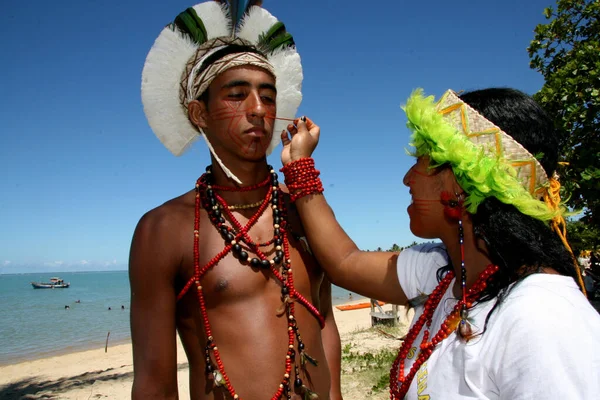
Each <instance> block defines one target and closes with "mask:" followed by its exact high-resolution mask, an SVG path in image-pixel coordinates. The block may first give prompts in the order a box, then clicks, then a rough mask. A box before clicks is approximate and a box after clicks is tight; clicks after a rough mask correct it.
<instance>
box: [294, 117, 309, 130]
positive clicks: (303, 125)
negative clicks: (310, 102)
mask: <svg viewBox="0 0 600 400" xmlns="http://www.w3.org/2000/svg"><path fill="white" fill-rule="evenodd" d="M302 118H304V117H302ZM302 118H300V119H298V122H296V128H297V130H298V132H308V128H307V126H306V121H304V120H303V119H302Z"/></svg>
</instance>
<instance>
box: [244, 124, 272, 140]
mask: <svg viewBox="0 0 600 400" xmlns="http://www.w3.org/2000/svg"><path fill="white" fill-rule="evenodd" d="M244 133H246V134H248V135H250V136H254V137H263V136H267V132H266V131H265V129H264V128H260V127H258V126H256V127H254V128H250V129H246V130H245V131H244Z"/></svg>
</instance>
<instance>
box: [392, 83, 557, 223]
mask: <svg viewBox="0 0 600 400" xmlns="http://www.w3.org/2000/svg"><path fill="white" fill-rule="evenodd" d="M403 108H404V110H405V112H406V115H407V117H408V127H409V129H410V130H411V131H412V132H413V134H412V136H411V145H412V146H413V147H414V148H415V152H414V155H416V156H422V155H427V156H429V157H430V159H431V160H432V165H434V166H439V165H442V164H446V163H448V164H450V165H451V167H452V170H453V172H454V175H455V176H456V179H457V181H458V183H459V185H460V186H461V187H462V188H463V190H464V191H465V192H466V193H467V198H466V199H465V206H466V209H467V211H469V212H470V213H475V212H476V211H477V207H478V206H479V204H481V202H482V201H483V200H485V199H486V198H487V197H495V198H497V199H498V200H500V201H501V202H503V203H506V204H512V205H513V206H515V207H516V208H517V209H518V210H519V211H520V212H521V213H523V214H526V215H529V216H532V217H534V218H536V219H539V220H542V221H549V220H552V219H553V218H555V217H557V215H559V214H561V213H562V210H561V209H560V208H559V207H554V208H552V207H550V206H549V205H547V204H545V203H544V202H542V201H540V199H542V198H544V195H546V194H547V193H548V189H549V188H550V179H548V176H547V175H546V172H545V171H544V169H543V168H542V166H541V164H540V163H539V161H538V160H537V159H536V158H535V157H534V156H533V155H532V154H531V153H529V151H527V150H526V149H525V148H524V147H523V146H522V145H521V144H519V143H518V142H517V141H516V140H514V139H513V138H512V137H511V136H510V135H508V134H507V133H505V132H504V131H502V129H500V128H499V127H497V126H496V125H494V124H493V123H492V122H490V121H489V120H487V119H486V118H485V117H484V116H482V115H481V114H479V113H478V112H477V111H476V110H475V109H473V108H472V107H470V106H469V105H468V104H466V103H465V102H464V101H462V100H461V99H460V98H459V97H458V95H457V94H456V93H455V92H453V91H451V90H448V91H447V92H446V93H444V95H443V96H442V97H441V99H440V100H439V101H437V102H435V101H434V98H433V96H428V97H425V96H424V95H423V92H422V90H417V91H415V92H414V93H413V94H412V95H411V97H410V98H409V99H408V101H407V103H406V106H404V107H403Z"/></svg>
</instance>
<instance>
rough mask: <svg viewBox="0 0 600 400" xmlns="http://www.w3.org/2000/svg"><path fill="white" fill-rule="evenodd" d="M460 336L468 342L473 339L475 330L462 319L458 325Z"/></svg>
mask: <svg viewBox="0 0 600 400" xmlns="http://www.w3.org/2000/svg"><path fill="white" fill-rule="evenodd" d="M458 335H459V336H460V337H461V338H462V339H463V340H464V341H466V342H468V341H469V340H470V339H471V338H472V337H473V329H472V328H471V324H470V323H469V321H467V320H466V319H461V320H460V322H459V324H458Z"/></svg>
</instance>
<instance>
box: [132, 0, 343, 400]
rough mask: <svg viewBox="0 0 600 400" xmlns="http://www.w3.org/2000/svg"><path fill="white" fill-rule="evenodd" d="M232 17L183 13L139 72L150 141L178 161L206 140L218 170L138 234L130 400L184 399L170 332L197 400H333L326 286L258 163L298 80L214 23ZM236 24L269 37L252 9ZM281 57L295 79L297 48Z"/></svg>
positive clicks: (336, 372) (273, 180)
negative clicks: (193, 141)
mask: <svg viewBox="0 0 600 400" xmlns="http://www.w3.org/2000/svg"><path fill="white" fill-rule="evenodd" d="M251 4H252V2H251ZM229 7H232V5H229ZM226 12H227V9H226V8H224V7H222V6H221V5H219V4H217V2H208V3H202V4H199V5H196V6H194V7H193V8H189V9H187V10H186V11H184V12H183V13H182V14H180V15H179V16H178V17H177V19H176V20H175V22H174V24H172V25H170V26H168V27H167V28H165V30H163V32H162V33H161V35H160V36H159V38H158V39H157V41H156V43H155V44H154V47H153V48H152V50H151V52H150V54H149V55H148V58H147V60H146V65H145V67H144V73H143V84H142V100H143V102H144V109H145V112H146V115H147V117H148V120H149V122H150V125H151V127H152V129H153V131H154V132H155V133H156V135H157V136H158V137H159V138H160V139H161V141H162V142H163V144H165V146H166V147H167V148H169V150H171V151H172V152H174V153H175V154H179V153H181V151H182V147H180V145H181V143H182V142H183V143H184V144H185V145H187V144H188V143H189V142H190V141H191V140H190V138H191V137H192V136H193V137H197V136H198V135H202V136H204V138H205V139H206V141H207V143H208V145H209V148H210V150H211V153H212V154H211V158H212V163H211V166H210V167H209V168H207V173H206V174H204V175H203V176H202V177H201V178H200V179H199V180H198V182H197V184H196V188H195V189H194V190H191V191H189V192H187V193H185V194H183V195H181V196H179V197H177V198H175V199H172V200H170V201H168V202H166V203H165V204H163V205H161V206H160V207H158V208H155V209H153V210H151V211H149V212H148V213H146V214H145V215H144V216H143V217H142V218H141V220H140V222H139V223H138V226H137V228H136V230H135V233H134V236H133V241H132V245H131V253H130V265H129V275H130V283H131V331H132V343H133V358H134V382H133V389H132V398H133V399H145V400H146V399H177V398H178V387H177V346H176V331H177V332H178V333H179V336H180V338H181V341H182V343H183V346H184V348H185V352H186V354H187V358H188V361H189V374H190V375H189V385H190V397H191V398H192V399H232V398H233V399H237V398H240V399H241V398H243V399H245V400H264V399H271V398H281V399H304V398H311V399H314V398H317V397H315V396H316V395H318V398H319V399H335V400H337V399H341V391H340V382H339V379H340V359H341V351H340V339H339V334H338V331H337V327H336V325H335V321H334V319H333V312H332V307H331V285H330V283H329V282H328V281H326V279H325V278H324V275H323V272H322V270H321V268H320V267H319V266H318V265H317V263H316V262H315V260H314V258H313V256H312V255H311V253H310V249H309V248H308V247H307V246H306V241H305V239H304V238H303V236H304V233H303V230H302V226H301V224H300V221H299V218H298V216H297V214H296V211H295V209H294V208H293V206H292V205H291V202H290V201H289V197H288V195H287V194H286V193H285V188H284V187H282V186H280V185H279V183H278V181H277V174H276V172H275V171H273V170H272V169H271V167H269V166H268V165H267V162H266V155H267V150H272V148H273V147H274V146H273V145H274V144H275V145H276V144H277V139H278V138H279V134H276V135H273V129H274V126H275V125H276V118H282V116H281V113H278V111H279V110H278V108H285V109H287V110H288V111H287V112H289V113H290V114H289V115H287V118H291V117H294V113H295V111H296V109H297V106H298V104H299V96H297V97H298V98H297V99H295V100H290V99H289V96H287V95H286V96H284V95H283V94H280V95H278V93H277V92H278V91H279V92H280V93H284V94H289V93H293V90H292V89H294V88H295V89H296V90H297V92H298V94H299V88H300V85H299V82H298V80H299V81H301V74H300V78H298V79H296V81H294V79H293V77H289V76H287V75H285V76H284V75H283V73H285V70H283V71H284V72H281V71H282V69H281V68H277V64H276V63H277V62H278V61H277V60H276V59H275V60H274V59H272V57H271V56H272V54H271V53H269V52H263V51H261V50H258V49H257V48H260V49H264V48H265V46H264V45H263V46H262V47H261V46H258V47H257V46H255V45H254V43H253V42H252V41H251V39H250V40H247V39H246V38H245V37H244V31H243V30H241V31H238V30H236V29H235V26H234V28H233V32H235V35H236V36H237V37H233V36H232V35H231V34H230V32H229V31H228V30H227V29H229V28H225V27H221V26H220V25H219V24H218V23H217V22H218V21H220V20H222V21H227V18H229V17H228V16H227V15H226V14H225V13H226ZM244 18H245V22H244V26H245V27H248V26H250V27H254V28H255V29H256V30H258V31H259V32H267V31H268V30H269V29H270V28H271V26H272V25H273V24H274V22H273V20H274V17H272V16H271V15H270V14H269V13H268V12H267V11H266V10H264V9H262V8H259V7H252V8H251V9H250V10H249V12H248V14H247V15H246V16H245V17H244ZM198 21H200V23H198ZM215 21H217V22H215ZM257 21H258V22H257ZM265 21H267V22H268V25H267V26H263V25H264V23H265ZM275 21H276V20H275ZM261 23H262V24H263V25H261ZM223 25H226V24H223ZM238 26H239V23H238ZM199 27H201V28H203V29H204V31H202V32H201V34H198V29H199ZM224 29H225V30H224ZM200 30H201V29H200ZM271 30H272V29H271ZM283 32H284V34H286V35H288V36H289V34H287V33H286V32H285V28H283ZM186 35H187V37H188V38H190V37H191V38H193V40H195V46H194V48H190V46H189V40H188V41H187V42H184V39H183V38H184V37H185V36H186ZM202 35H203V37H201V36H202ZM280 35H281V29H280V33H279V35H277V36H275V38H277V39H278V40H279V43H281V36H280ZM267 36H268V35H267ZM199 38H200V39H199ZM242 39H244V40H242ZM267 39H268V37H267ZM203 40H204V41H203ZM181 42H184V43H183V44H181ZM284 45H285V46H286V47H285V50H283V52H281V50H280V53H279V56H280V58H281V54H284V57H288V59H287V63H286V65H291V63H290V62H289V61H290V60H292V61H293V60H296V61H297V63H296V64H297V65H295V66H294V68H295V69H296V72H297V70H298V69H299V68H301V67H300V65H299V57H298V56H297V53H296V50H295V48H294V47H293V41H291V36H289V41H288V42H287V43H285V44H284ZM178 46H179V47H178ZM186 46H187V47H186ZM271 50H273V49H272V48H271ZM186 51H187V53H186ZM294 57H295V58H294ZM178 62H179V64H178ZM170 69H174V70H175V71H176V72H177V73H176V74H174V73H173V72H172V71H171V70H170ZM190 71H191V72H190ZM274 71H278V72H281V73H279V74H276V73H275V72H274ZM300 71H301V69H300ZM177 80H181V82H179V81H177ZM285 85H288V87H286V86H285ZM173 88H176V89H177V90H175V89H173ZM180 88H181V89H180ZM186 88H187V89H186ZM169 91H171V92H173V91H175V92H177V93H170V92H169ZM180 91H181V92H180ZM169 98H170V99H171V101H170V100H169ZM173 99H177V100H176V101H174V100H173ZM179 101H181V103H180V102H179ZM294 101H295V102H296V104H294ZM290 104H291V107H290ZM291 109H293V110H291ZM290 110H291V111H290ZM285 124H287V122H286V123H285ZM285 124H284V126H285ZM186 135H187V137H186ZM182 137H184V140H183V141H182V140H181V138H182ZM190 184H191V182H190ZM247 225H248V226H247Z"/></svg>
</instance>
